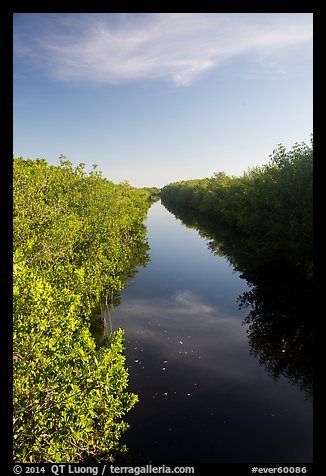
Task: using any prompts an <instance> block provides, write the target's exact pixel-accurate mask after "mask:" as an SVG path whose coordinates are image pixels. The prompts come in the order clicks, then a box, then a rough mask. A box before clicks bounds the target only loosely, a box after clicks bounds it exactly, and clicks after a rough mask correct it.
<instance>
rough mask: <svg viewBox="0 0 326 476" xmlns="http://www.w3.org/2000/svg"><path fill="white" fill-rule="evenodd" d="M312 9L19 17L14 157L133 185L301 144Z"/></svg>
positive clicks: (230, 168) (245, 164)
mask: <svg viewBox="0 0 326 476" xmlns="http://www.w3.org/2000/svg"><path fill="white" fill-rule="evenodd" d="M312 21H313V15H312V13H161V14H160V13H131V14H127V13H120V14H108V13H82V14H77V13H61V14H60V13H37V14H34V13H26V14H24V13H22V14H20V13H18V14H15V15H14V155H15V156H19V157H25V158H27V157H31V158H36V157H40V158H46V159H47V161H48V162H49V163H50V164H53V165H58V164H59V160H58V158H59V156H60V154H63V155H65V156H66V157H67V158H68V159H69V160H70V161H71V162H72V163H73V164H74V165H78V164H79V163H80V162H84V163H85V164H86V166H87V170H91V168H92V164H94V163H96V164H98V169H99V170H101V171H102V173H103V176H104V177H107V178H108V179H110V180H112V181H114V182H116V183H119V182H122V181H124V180H128V181H129V182H130V183H131V184H132V185H135V186H139V187H142V186H158V187H161V186H164V185H165V184H167V183H169V182H174V181H178V180H186V179H191V178H201V177H210V176H212V175H213V173H214V172H219V171H224V172H226V173H227V174H230V175H241V174H242V173H243V172H244V171H245V170H247V169H248V168H249V167H253V166H255V165H261V164H265V163H267V162H268V160H269V155H270V154H271V153H272V151H273V149H275V148H276V147H277V144H279V143H283V144H284V145H285V146H286V147H287V148H291V147H292V146H293V145H294V143H295V142H302V141H304V142H309V139H310V134H311V133H312V132H313V129H312V127H313V122H312V93H313V91H312V33H313V27H312Z"/></svg>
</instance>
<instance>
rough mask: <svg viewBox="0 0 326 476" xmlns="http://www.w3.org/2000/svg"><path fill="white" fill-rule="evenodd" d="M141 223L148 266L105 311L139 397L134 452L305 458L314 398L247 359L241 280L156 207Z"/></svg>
mask: <svg viewBox="0 0 326 476" xmlns="http://www.w3.org/2000/svg"><path fill="white" fill-rule="evenodd" d="M146 226H147V228H148V240H149V245H150V248H151V250H150V259H151V261H150V262H149V263H148V265H147V266H146V267H145V268H141V269H140V270H139V273H138V274H137V275H136V277H135V278H134V280H133V281H132V282H131V284H130V285H128V287H127V288H125V289H124V291H123V292H122V296H121V305H120V306H118V307H116V308H115V309H114V310H113V311H112V313H111V317H112V321H113V327H114V328H115V329H117V328H119V327H121V328H123V329H124V330H125V338H126V342H125V344H126V358H127V366H128V367H129V371H130V387H129V389H130V390H132V391H133V392H135V393H137V394H138V395H139V400H140V402H139V403H138V404H137V405H136V406H135V407H134V408H133V410H131V412H130V414H129V417H128V421H129V423H130V424H131V429H130V430H128V432H127V433H126V435H125V438H124V441H125V442H126V444H127V446H128V448H130V450H131V453H132V454H133V455H136V456H135V457H136V458H138V459H139V460H140V461H145V460H146V461H148V460H150V461H152V462H153V463H157V464H172V463H174V464H180V465H182V464H183V465H189V464H196V463H251V462H255V463H257V462H261V463H263V462H270V463H309V462H311V461H312V405H311V402H309V401H307V400H305V398H304V395H303V393H302V392H301V391H300V389H299V388H298V387H297V386H296V385H291V384H290V383H289V382H288V381H287V379H286V378H284V377H281V378H280V379H279V381H278V382H275V381H274V380H273V379H272V378H271V377H270V376H269V375H268V374H267V373H266V371H265V369H264V368H263V366H260V364H259V362H258V360H257V358H255V357H254V356H253V355H250V350H249V345H248V335H247V332H246V331H247V326H246V325H245V324H244V323H243V320H244V318H245V317H246V315H247V313H248V310H246V309H245V310H239V306H238V303H237V297H238V296H239V295H240V294H242V293H243V292H244V291H246V290H247V289H248V286H247V284H246V282H245V281H244V280H242V279H240V277H239V274H238V273H235V272H234V271H233V268H232V266H231V265H230V264H229V263H228V261H227V260H226V259H225V258H221V257H218V256H214V255H213V254H212V253H211V252H210V251H209V249H208V248H207V243H206V241H205V240H204V239H203V238H201V237H200V236H199V235H198V232H197V231H196V230H193V229H190V228H186V227H185V226H184V225H183V224H182V222H180V221H179V220H177V219H176V218H175V217H174V216H173V215H172V214H170V213H169V212H168V211H167V210H166V209H165V208H164V207H163V206H162V205H161V204H160V203H159V202H158V203H155V204H154V205H153V206H152V207H151V209H150V212H149V216H148V220H147V223H146Z"/></svg>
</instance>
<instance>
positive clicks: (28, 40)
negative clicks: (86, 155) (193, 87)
mask: <svg viewBox="0 0 326 476" xmlns="http://www.w3.org/2000/svg"><path fill="white" fill-rule="evenodd" d="M19 20H20V21H18V22H17V23H16V26H15V43H14V46H15V51H16V53H17V55H21V56H24V59H25V60H27V61H29V62H31V61H32V62H33V64H34V65H35V64H37V65H38V67H44V68H46V70H47V72H48V74H50V75H51V76H53V77H55V78H57V79H61V80H91V81H100V82H111V83H115V82H120V81H124V80H135V79H166V80H170V81H173V82H174V83H175V84H177V85H188V84H191V83H192V82H194V81H195V80H197V79H198V78H199V77H200V76H201V75H202V74H203V73H206V72H207V71H209V70H211V69H213V68H218V67H220V66H221V65H222V64H224V62H225V61H226V60H228V59H231V58H236V57H245V58H249V59H251V60H252V61H253V62H256V63H261V64H266V65H268V64H275V63H277V56H278V54H279V53H282V55H284V51H286V49H288V48H289V49H290V50H289V51H291V55H293V54H295V51H294V50H293V47H295V46H300V45H303V44H306V43H308V42H311V40H312V14H303V13H291V14H276V13H275V14H274V13H267V14H249V13H244V14H236V13H231V14H224V13H223V14H222V13H160V14H158V13H154V14H153V13H152V14H71V13H68V14H52V15H51V14H50V15H47V14H37V15H33V14H28V15H21V18H20V19H19ZM36 26H37V28H36Z"/></svg>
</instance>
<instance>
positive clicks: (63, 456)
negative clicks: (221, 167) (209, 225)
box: [13, 157, 151, 463]
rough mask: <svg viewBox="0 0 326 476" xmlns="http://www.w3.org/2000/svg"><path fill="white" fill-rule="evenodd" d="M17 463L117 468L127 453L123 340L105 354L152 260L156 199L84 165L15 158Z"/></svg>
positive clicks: (119, 335) (129, 401)
mask: <svg viewBox="0 0 326 476" xmlns="http://www.w3.org/2000/svg"><path fill="white" fill-rule="evenodd" d="M13 185H14V292H13V298H14V303H13V307H14V402H13V403H14V460H15V461H16V462H61V463H62V462H78V461H83V460H99V459H101V458H105V460H106V461H113V460H114V458H115V455H116V454H118V453H119V452H121V451H125V450H126V448H125V447H124V446H123V445H121V444H120V437H121V435H122V433H123V432H124V431H125V430H126V428H127V427H128V425H127V424H126V423H125V422H124V421H123V416H124V415H125V414H126V413H127V412H128V411H129V410H130V409H131V408H132V407H133V406H134V404H135V403H136V402H137V396H136V395H134V394H132V393H129V392H127V391H126V389H127V386H128V372H127V369H126V368H125V365H124V364H125V357H124V354H123V331H122V330H119V331H117V332H114V333H111V335H109V337H108V338H107V339H106V341H105V342H104V344H103V345H102V346H101V347H100V348H97V347H96V343H95V340H94V338H93V336H92V334H91V330H90V328H91V317H92V314H93V312H94V309H97V308H100V307H104V308H105V307H106V306H107V302H108V301H110V297H112V295H113V294H114V293H116V292H118V291H120V290H121V289H122V288H123V286H124V282H125V280H126V279H127V277H128V276H130V274H132V270H133V269H134V268H135V266H137V265H139V264H142V263H143V262H144V261H146V259H148V256H147V250H148V246H147V243H146V240H145V237H146V230H145V227H144V226H143V224H142V223H143V220H144V219H145V218H146V214H147V210H148V208H149V206H150V203H149V201H150V199H151V194H150V192H148V191H146V190H139V189H135V188H133V187H132V186H130V185H129V184H128V183H123V184H120V185H115V184H114V183H112V182H110V181H109V180H107V179H105V178H102V176H101V173H100V172H98V171H96V167H95V166H94V170H93V171H92V172H90V173H89V174H88V175H87V174H86V173H85V172H84V165H83V164H80V165H79V166H78V167H76V168H75V169H73V168H72V164H71V163H70V162H69V161H67V160H66V159H65V157H61V160H60V166H50V165H48V164H47V162H46V161H45V160H43V159H37V160H30V159H29V160H24V159H23V158H16V159H14V184H13Z"/></svg>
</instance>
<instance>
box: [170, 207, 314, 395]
mask: <svg viewBox="0 0 326 476" xmlns="http://www.w3.org/2000/svg"><path fill="white" fill-rule="evenodd" d="M169 211H172V213H174V215H175V216H176V217H177V218H179V219H181V220H182V221H183V223H184V224H185V225H186V226H188V227H189V228H195V229H197V230H198V231H199V234H200V235H201V236H202V237H203V238H205V239H206V240H208V248H209V249H210V250H211V251H212V253H213V254H216V255H219V256H225V257H226V258H227V259H228V261H229V262H230V263H231V264H232V265H233V267H234V269H235V270H236V271H238V272H240V273H241V274H240V276H241V277H242V278H243V279H245V280H246V281H247V283H248V285H249V286H250V290H249V291H246V292H244V293H243V294H242V295H241V296H239V298H238V302H239V306H240V308H245V307H250V311H249V313H248V315H247V317H246V319H245V321H244V322H245V323H246V324H247V325H248V330H247V333H248V339H249V346H250V350H251V354H252V355H254V356H255V357H256V358H257V359H258V361H259V363H260V364H261V365H262V366H263V367H264V368H265V370H266V371H267V373H268V374H269V375H270V376H271V377H272V378H273V379H275V380H278V379H279V378H280V377H281V376H284V377H285V378H286V379H287V380H288V381H289V382H290V383H292V384H295V385H297V386H298V387H299V388H300V389H301V390H302V391H303V392H304V394H305V397H306V398H308V399H312V394H313V389H312V315H311V314H312V281H311V280H310V279H308V278H307V276H306V272H305V270H304V269H302V268H301V267H300V266H299V265H298V264H297V263H292V262H290V261H289V260H288V257H287V256H283V255H282V254H280V253H277V254H276V253H275V254H273V255H270V256H268V257H267V256H266V254H264V255H261V254H260V253H259V252H258V250H257V248H258V247H256V246H255V244H254V243H253V242H252V241H251V240H250V239H247V240H245V239H244V237H243V236H241V237H239V236H235V235H234V233H230V231H228V230H225V229H222V228H221V227H219V226H217V225H216V224H214V223H212V220H211V219H210V220H207V219H205V217H203V216H200V217H198V216H197V217H196V216H194V215H192V214H191V213H189V212H185V211H184V210H178V211H176V210H169Z"/></svg>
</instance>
